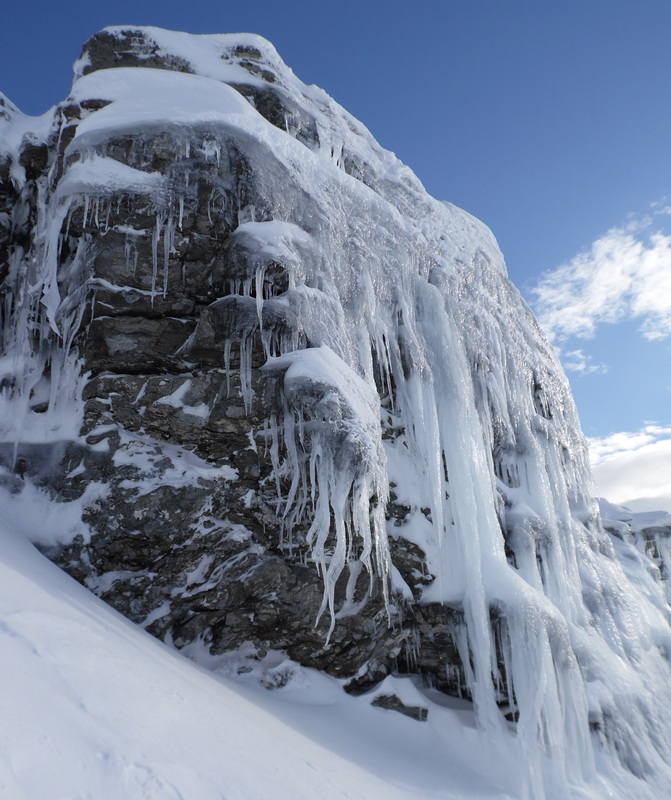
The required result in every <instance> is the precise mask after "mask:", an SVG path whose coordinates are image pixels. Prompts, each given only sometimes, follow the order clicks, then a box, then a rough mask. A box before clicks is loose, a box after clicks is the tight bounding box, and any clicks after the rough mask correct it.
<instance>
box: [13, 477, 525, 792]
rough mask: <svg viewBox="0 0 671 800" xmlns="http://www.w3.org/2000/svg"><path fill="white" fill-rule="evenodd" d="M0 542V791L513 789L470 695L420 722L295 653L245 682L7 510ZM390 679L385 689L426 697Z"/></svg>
mask: <svg viewBox="0 0 671 800" xmlns="http://www.w3.org/2000/svg"><path fill="white" fill-rule="evenodd" d="M3 499H7V497H6V495H5V493H4V492H3ZM0 552H1V557H0V653H1V658H0V686H1V687H2V689H1V691H0V720H2V722H1V723H0V795H1V796H2V797H3V798H4V799H6V800H38V799H39V800H66V798H82V800H83V798H92V799H93V798H95V799H96V800H101V798H105V800H149V799H150V798H151V799H152V800H177V798H181V799H182V800H223V798H226V800H282V799H283V798H286V799H287V800H299V799H300V798H304V799H305V800H314V798H316V797H321V798H324V800H330V799H331V798H334V799H335V798H338V800H345V798H350V799H351V800H368V799H369V800H374V798H380V797H386V798H389V799H390V800H419V798H430V797H435V798H438V797H440V798H455V799H456V798H457V797H469V798H471V797H472V798H494V797H506V796H516V794H514V793H512V794H510V795H509V794H508V791H506V789H505V784H506V782H508V783H509V784H512V786H513V787H514V784H515V778H514V776H512V775H509V774H508V775H506V770H505V767H504V765H503V764H502V763H500V762H498V763H497V762H493V763H490V764H488V765H487V768H486V769H485V770H484V771H483V770H481V766H480V765H479V764H478V760H479V759H478V753H479V752H480V748H481V747H483V746H484V745H485V742H483V741H482V740H481V738H480V736H479V734H478V733H477V732H476V730H475V728H474V720H473V715H472V712H470V711H469V710H468V708H467V704H463V705H464V706H466V709H465V710H456V711H455V710H446V709H442V708H441V707H440V706H437V705H435V707H434V706H433V704H432V708H431V715H430V716H431V719H430V721H429V722H426V723H420V722H416V721H414V720H411V719H407V718H405V717H403V716H401V715H399V714H397V713H395V712H392V711H386V710H383V709H377V708H372V707H371V706H370V705H369V701H370V698H368V697H361V698H352V697H349V696H348V695H346V694H345V693H344V692H343V691H342V689H341V687H340V686H339V685H338V684H337V683H336V682H335V681H333V680H332V679H329V678H326V677H324V676H322V675H320V674H319V673H317V672H315V671H309V670H300V669H299V668H298V667H297V666H296V665H289V670H290V676H291V680H290V682H289V685H288V686H287V687H285V689H279V690H275V692H270V691H269V690H268V689H265V688H262V687H259V686H258V685H257V687H256V688H254V685H253V684H254V683H256V681H250V680H249V673H246V675H247V676H248V683H249V685H248V686H244V685H241V684H239V683H238V684H234V683H232V682H231V681H230V680H227V679H225V678H217V677H215V675H213V674H212V673H210V672H207V671H206V670H204V669H202V668H200V667H198V666H196V665H195V664H194V663H192V662H191V661H189V660H188V659H187V658H185V657H184V656H182V655H180V654H178V653H177V652H176V651H174V650H172V649H170V648H168V647H167V646H165V645H162V644H161V643H159V642H158V641H156V640H155V639H154V638H153V637H151V636H150V635H149V634H147V633H145V632H144V631H143V630H141V629H140V628H139V627H137V626H135V625H133V624H132V623H130V622H129V621H128V620H126V619H124V618H123V617H122V616H121V615H119V614H117V613H116V612H115V611H114V610H112V609H110V608H109V606H107V605H105V604H104V603H103V602H102V601H100V600H98V599H97V598H96V597H95V596H94V595H92V594H91V593H90V592H88V591H87V590H86V589H84V588H83V587H82V586H80V585H79V584H77V583H76V582H75V581H74V580H73V579H72V578H70V577H69V576H67V575H65V574H64V573H63V572H61V571H60V570H59V569H58V568H57V567H55V566H54V565H52V564H51V563H50V562H48V561H47V560H46V559H45V558H44V557H43V556H42V555H40V554H39V553H38V552H37V551H36V550H35V549H34V547H33V546H32V545H30V544H29V543H28V541H27V540H26V539H25V537H24V536H23V534H22V532H20V531H17V530H16V528H15V527H14V526H13V525H12V523H11V522H8V521H7V518H6V515H3V514H2V512H1V511H0ZM279 666H280V667H281V666H282V664H281V663H280V665H279ZM280 671H281V670H279V669H278V665H277V664H275V665H274V666H273V668H272V673H273V674H274V675H277V674H279V672H280ZM259 672H260V671H259ZM253 677H254V678H255V677H257V676H256V674H255V675H254V676H253ZM265 679H266V682H267V680H268V669H266V670H265ZM399 683H401V684H404V683H405V684H408V685H407V686H406V687H405V689H404V688H403V686H402V687H401V689H400V690H399V689H398V688H397V687H395V686H394V685H393V683H392V684H390V685H388V686H387V687H386V689H387V690H391V691H400V694H401V695H403V697H404V699H406V702H410V701H412V700H414V699H418V700H419V702H420V703H422V704H423V705H425V706H426V705H427V702H428V701H427V700H426V698H423V697H421V696H420V695H419V694H418V693H417V692H416V690H414V687H412V686H411V685H410V684H409V681H405V682H404V681H400V682H399ZM404 693H405V694H404ZM434 718H435V719H434ZM446 743H448V744H449V747H448V748H446V747H445V745H446Z"/></svg>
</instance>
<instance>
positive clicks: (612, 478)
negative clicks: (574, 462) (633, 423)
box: [587, 425, 671, 512]
mask: <svg viewBox="0 0 671 800" xmlns="http://www.w3.org/2000/svg"><path fill="white" fill-rule="evenodd" d="M587 443H588V446H589V454H590V460H591V462H592V471H593V473H594V479H595V481H596V485H597V491H598V493H599V494H600V495H601V496H603V497H605V498H607V499H608V500H610V501H611V502H613V503H617V504H618V505H625V506H629V507H630V508H631V509H632V510H634V511H658V510H664V511H669V512H671V468H670V465H671V426H661V425H646V426H645V427H644V428H642V429H641V430H640V431H635V432H623V433H615V434H612V435H611V436H606V437H604V438H601V439H588V440H587Z"/></svg>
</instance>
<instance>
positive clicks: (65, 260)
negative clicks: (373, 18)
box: [0, 28, 671, 796]
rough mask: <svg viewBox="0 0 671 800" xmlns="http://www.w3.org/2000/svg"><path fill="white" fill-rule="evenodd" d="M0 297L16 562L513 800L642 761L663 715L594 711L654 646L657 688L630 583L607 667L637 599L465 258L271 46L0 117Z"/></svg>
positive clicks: (442, 211) (575, 430)
mask: <svg viewBox="0 0 671 800" xmlns="http://www.w3.org/2000/svg"><path fill="white" fill-rule="evenodd" d="M0 279H1V280H2V285H1V288H0V293H1V299H2V308H3V312H2V313H3V318H2V323H3V330H2V342H1V343H2V352H3V353H4V356H3V358H2V361H1V362H0V366H1V367H2V372H1V373H0V429H1V430H0V432H1V433H2V442H1V443H0V462H1V463H2V464H3V465H4V468H5V472H4V473H3V475H1V476H0V478H2V483H3V486H4V487H5V490H7V491H13V492H18V491H21V490H22V487H23V486H24V485H25V482H26V481H32V482H35V483H37V484H38V485H40V486H42V487H44V488H45V489H46V490H47V491H49V492H50V493H51V495H52V497H53V498H54V500H55V501H56V502H57V503H59V504H62V506H63V507H67V508H68V509H71V510H72V513H71V514H70V517H69V518H72V519H74V520H75V521H74V522H73V523H71V524H69V525H65V526H63V529H62V530H61V531H60V532H59V534H58V535H57V536H52V537H51V538H50V539H48V540H46V539H40V537H39V536H38V537H36V538H37V539H38V540H39V541H40V542H41V545H40V546H41V547H42V548H43V550H44V551H45V552H46V553H47V555H49V557H50V558H52V559H53V560H54V561H56V563H58V564H59V565H60V566H62V567H63V568H64V569H65V570H67V571H68V572H69V573H70V574H72V575H73V576H75V577H76V578H77V579H78V580H79V581H81V582H82V583H84V584H85V585H86V586H88V587H89V588H90V589H91V590H92V591H94V592H96V593H97V594H98V595H100V596H101V597H102V598H104V599H105V600H106V601H107V602H109V603H110V604H111V605H113V606H114V607H115V608H117V609H119V610H120V611H121V612H122V613H124V614H125V615H127V616H128V617H129V618H130V619H132V620H134V621H136V622H138V623H139V624H141V625H143V626H144V627H145V628H147V630H149V631H150V632H152V633H153V634H155V635H156V636H158V637H160V638H162V639H163V640H165V641H167V642H170V643H173V644H174V645H176V646H178V647H180V648H186V650H187V652H193V653H195V652H196V651H197V650H198V648H202V647H205V649H207V650H209V652H211V653H212V654H217V653H222V652H225V651H231V650H235V649H237V648H240V647H241V646H242V645H246V646H247V647H249V646H252V647H254V648H256V650H257V652H258V653H263V651H267V650H269V649H275V650H281V651H284V652H286V653H287V654H288V655H289V656H290V657H291V658H292V659H295V660H296V661H298V662H300V663H301V664H304V665H308V666H313V667H317V668H319V669H322V670H326V671H328V672H329V673H331V674H333V675H336V676H338V677H342V678H346V679H347V687H348V688H349V689H350V690H351V691H365V690H366V689H367V688H369V687H370V686H371V685H373V684H375V683H376V682H378V681H379V680H381V679H382V678H383V677H384V676H385V675H387V674H390V673H397V674H398V673H401V674H404V673H412V674H415V675H417V676H421V677H422V678H423V679H424V680H425V681H426V682H427V683H429V684H431V685H433V686H435V687H437V688H439V689H441V690H442V691H444V692H447V693H449V694H459V695H461V696H464V697H468V698H471V699H473V700H474V702H475V705H476V709H477V712H478V715H479V719H480V722H481V724H483V725H485V726H490V728H491V730H492V731H493V735H496V736H504V731H505V724H506V723H505V721H504V718H507V719H508V720H509V721H514V722H517V723H518V733H519V735H518V738H517V739H516V744H515V747H517V748H521V749H520V750H519V752H520V754H521V755H520V758H521V763H522V762H524V763H525V764H527V765H530V766H529V770H530V775H531V774H533V773H534V769H535V768H534V764H540V763H541V760H542V759H543V758H545V755H547V754H548V753H550V754H551V753H555V752H557V749H560V750H561V751H562V753H563V756H562V759H561V762H562V767H561V770H560V772H562V775H563V776H564V777H563V778H562V780H569V778H570V779H571V780H578V781H579V780H582V779H584V780H589V779H590V775H591V774H592V771H593V768H594V767H593V760H592V753H593V747H594V746H603V747H605V748H612V749H614V751H616V752H617V755H618V757H619V758H620V760H621V761H622V763H623V764H624V765H625V766H626V767H627V768H628V769H629V770H630V771H632V772H634V773H635V774H641V775H643V774H648V773H649V772H650V771H654V770H655V769H656V766H655V764H656V763H657V762H656V761H655V759H660V758H661V759H662V760H664V759H665V758H667V756H668V755H669V753H668V752H667V751H668V746H667V745H664V744H663V742H661V741H660V738H659V736H658V735H657V732H656V729H655V724H654V723H653V722H651V719H652V718H653V717H654V713H653V711H652V709H653V708H654V707H655V706H656V705H657V704H658V703H659V696H653V693H652V692H651V691H647V690H646V689H645V688H641V689H640V691H639V694H638V695H637V698H638V699H637V711H636V713H635V714H634V715H633V721H632V717H631V713H630V708H629V707H628V705H627V701H626V700H625V699H623V698H625V695H626V692H623V691H622V690H621V689H618V688H617V687H615V688H611V689H608V690H604V691H602V690H601V688H600V687H601V686H608V685H609V677H608V676H609V673H610V671H611V669H612V668H613V667H612V665H613V664H614V663H615V661H617V663H618V669H623V670H625V672H626V670H630V671H631V674H632V675H633V674H634V673H635V672H636V671H637V670H638V669H639V668H640V658H639V656H640V654H641V653H642V652H643V651H644V650H645V649H646V646H647V645H646V642H644V641H643V639H644V638H645V637H647V636H649V635H652V634H650V630H653V629H654V637H653V638H656V640H657V641H659V642H660V643H664V642H666V643H667V644H666V645H664V646H662V644H660V645H659V652H657V651H655V654H654V656H653V655H650V654H649V655H647V656H646V659H648V660H650V659H652V661H651V666H650V668H649V669H650V671H651V674H652V673H654V674H655V675H657V676H659V675H662V674H664V675H666V674H667V672H668V661H667V659H668V653H671V633H670V631H669V628H668V622H667V620H668V615H669V612H668V607H667V605H666V602H665V600H664V598H663V595H662V592H661V590H660V588H659V587H660V585H661V584H660V583H659V570H657V577H656V579H655V580H656V581H657V582H656V583H654V586H653V587H652V588H650V587H648V589H646V590H645V591H646V592H647V594H646V599H645V603H648V604H650V606H651V608H653V609H654V613H652V612H651V614H648V616H647V618H648V623H647V624H648V625H649V628H646V631H645V632H642V633H641V634H640V637H642V638H640V637H639V638H637V636H636V635H634V633H632V632H631V631H629V633H628V634H627V635H628V636H629V640H628V644H627V647H625V648H624V650H625V651H626V652H624V654H623V652H620V650H619V649H618V648H619V645H617V643H615V642H614V641H613V640H612V639H610V638H609V636H610V633H609V632H610V631H612V629H613V626H615V627H617V626H618V625H619V622H618V620H621V619H622V618H623V615H625V614H627V613H630V610H631V608H632V607H633V606H636V607H638V606H637V604H639V605H640V604H641V603H643V602H644V601H643V600H642V599H641V597H642V594H641V592H639V590H638V589H637V588H636V587H635V586H634V585H633V583H632V580H633V578H632V574H630V573H628V574H627V576H625V573H624V571H623V570H622V567H621V566H620V564H619V561H618V557H620V558H622V559H623V563H625V561H626V557H627V556H626V554H624V555H622V553H621V552H620V550H621V548H620V549H617V552H616V551H615V550H614V549H613V546H612V543H611V540H610V538H609V535H608V534H607V533H606V532H605V531H604V530H603V528H602V527H601V524H600V520H599V516H598V511H597V508H596V505H595V503H594V501H593V499H592V497H591V481H590V477H589V472H588V469H587V466H586V456H585V448H584V443H583V439H582V435H581V433H580V428H579V424H578V420H577V415H576V412H575V408H574V406H573V401H572V399H571V395H570V391H569V389H568V385H567V382H566V380H565V378H564V376H563V373H562V371H561V368H560V367H559V365H558V363H557V362H556V359H555V356H554V354H553V351H552V349H551V347H550V346H549V344H548V343H547V341H546V340H545V338H544V336H543V334H542V333H541V332H540V330H539V329H538V327H537V325H536V323H535V321H534V319H533V317H532V315H531V313H530V311H529V310H528V308H527V307H526V305H525V304H524V302H523V301H522V299H521V298H520V296H519V294H518V293H517V291H516V290H515V288H514V287H513V286H512V285H511V284H510V282H509V281H508V279H507V277H506V272H505V265H504V263H503V258H502V256H501V254H500V252H499V250H498V247H497V245H496V242H495V241H494V239H493V237H492V236H491V233H490V232H489V231H488V229H487V228H485V226H483V225H482V224H481V223H479V222H478V221H477V220H474V219H473V218H471V217H470V216H469V215H467V214H466V213H465V212H462V211H460V210H459V209H456V208H454V207H453V206H451V205H449V204H445V203H440V202H438V201H436V200H434V199H433V198H430V197H429V196H428V195H426V193H425V192H424V190H423V188H422V187H421V185H420V184H419V182H418V181H417V179H416V178H415V177H414V175H413V174H412V173H411V172H410V171H409V170H408V169H407V168H406V167H404V166H403V165H402V164H400V162H398V161H397V160H396V159H395V158H394V156H393V155H392V154H390V153H388V152H386V151H384V150H382V149H381V148H380V146H379V145H378V144H377V143H376V142H375V141H374V140H373V139H372V137H371V136H370V134H369V133H368V131H367V130H366V129H365V128H364V127H363V126H362V125H361V124H360V123H358V122H357V121H356V120H354V119H352V118H351V117H350V116H349V115H348V114H347V113H346V112H345V111H344V110H343V109H342V108H340V107H339V106H338V105H337V104H336V103H334V102H333V100H331V99H330V98H329V97H328V96H326V95H325V94H324V93H323V92H321V90H319V89H317V88H316V87H313V86H306V85H305V84H303V83H302V82H300V81H299V80H298V79H297V78H296V77H295V76H294V75H293V73H292V72H291V70H289V69H288V68H287V67H286V65H284V64H283V62H282V61H281V59H280V58H279V56H278V55H277V53H276V52H275V50H274V49H273V48H272V46H271V45H270V44H269V43H268V42H266V41H265V40H263V39H261V38H260V37H256V36H250V35H244V36H206V37H194V36H188V35H186V34H175V33H170V32H166V31H161V30H158V29H153V28H141V29H135V28H133V29H120V28H110V29H106V30H105V31H102V32H101V33H99V34H97V35H96V36H94V37H93V38H92V39H91V40H90V41H89V42H87V44H86V45H85V47H84V50H83V53H82V56H81V58H80V59H79V61H78V62H77V64H76V65H75V82H74V85H73V89H72V92H71V95H70V96H69V97H68V98H67V99H66V100H65V101H64V102H63V103H61V104H59V105H58V106H56V108H55V109H54V110H52V111H51V112H49V113H48V114H47V115H45V116H44V117H43V118H40V119H39V120H31V119H29V118H26V117H24V116H23V115H21V113H20V112H19V111H18V109H16V108H15V107H14V106H13V105H12V104H11V103H10V102H9V101H7V100H4V99H2V100H0ZM12 473H13V474H12ZM618 541H619V540H618ZM618 548H619V545H618ZM646 564H647V562H646ZM648 566H650V569H651V570H652V572H650V570H648ZM648 566H646V567H645V569H643V570H642V572H644V573H645V574H646V575H647V577H645V578H641V580H648V579H649V580H651V581H653V578H652V577H650V576H651V575H652V574H653V573H654V569H656V567H655V566H654V564H653V563H652V562H650V564H649V565H648ZM645 570H648V572H645ZM637 574H638V573H637ZM653 582H654V581H653ZM622 587H628V588H626V589H623V588H622ZM655 587H656V588H655ZM646 608H647V606H646ZM646 613H647V612H646ZM646 641H647V640H646ZM667 645H668V649H666V650H665V647H667ZM594 653H599V655H598V657H597V656H595V655H594ZM622 659H624V661H623V660H622ZM623 663H624V664H625V666H624V667H622V664H623ZM627 674H629V673H627ZM668 685H671V682H669V684H668ZM594 687H597V688H596V689H594ZM663 691H665V692H667V693H668V691H669V690H668V689H665V690H663ZM399 702H400V701H399ZM390 707H392V706H390ZM404 708H405V707H404ZM401 710H402V711H403V709H401ZM420 711H422V709H420ZM403 713H407V712H406V711H403ZM413 713H414V710H413ZM418 713H419V712H418ZM418 718H422V717H421V716H420V717H418ZM590 726H591V728H592V730H593V731H594V732H595V734H594V736H596V737H597V739H598V741H599V742H600V744H598V743H597V744H595V741H596V740H594V739H590V732H589V728H590ZM642 730H645V731H647V733H646V734H645V735H644V736H643V737H642V738H641V736H640V735H639V733H640V731H642ZM634 731H637V732H638V733H636V734H635V733H634ZM646 736H647V737H648V738H646ZM652 740H654V741H655V744H654V745H651V744H650V741H652ZM623 742H624V744H623ZM667 760H668V759H667ZM539 774H540V772H539ZM571 776H572V777H571ZM576 776H582V777H580V778H576ZM556 779H557V777H556V775H555V774H554V773H553V776H550V777H549V778H548V780H550V781H551V782H552V781H555V780H556ZM534 780H535V779H533V778H530V781H531V784H530V785H531V791H535V792H536V793H537V794H538V796H540V793H542V787H540V785H535V784H533V781H534Z"/></svg>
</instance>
